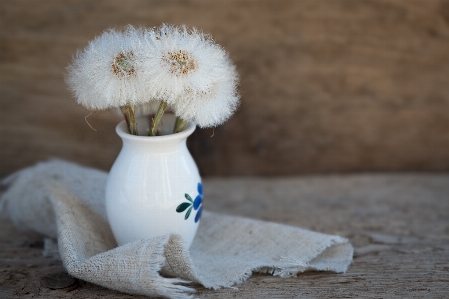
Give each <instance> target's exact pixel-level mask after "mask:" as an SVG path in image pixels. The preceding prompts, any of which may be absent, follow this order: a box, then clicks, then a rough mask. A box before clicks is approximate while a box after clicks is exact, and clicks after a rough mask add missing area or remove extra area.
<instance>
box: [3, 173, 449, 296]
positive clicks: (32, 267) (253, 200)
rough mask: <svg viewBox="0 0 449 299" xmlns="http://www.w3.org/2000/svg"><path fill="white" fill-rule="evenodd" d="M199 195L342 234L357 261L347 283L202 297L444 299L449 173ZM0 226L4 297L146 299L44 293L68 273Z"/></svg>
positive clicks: (318, 276)
mask: <svg viewBox="0 0 449 299" xmlns="http://www.w3.org/2000/svg"><path fill="white" fill-rule="evenodd" d="M204 186H205V199H206V201H205V204H206V207H207V208H208V209H209V210H212V211H216V212H221V213H227V214H237V215H241V216H247V217H253V218H258V219H263V220H268V221H276V222H281V223H286V224H290V225H297V226H301V227H304V228H308V229H311V230H315V231H320V232H325V233H332V234H339V235H342V236H345V237H347V238H349V239H350V240H351V242H352V244H353V245H354V247H355V254H354V262H353V264H352V265H351V267H350V268H349V270H348V272H347V273H345V274H333V273H324V272H320V273H318V272H309V273H306V274H301V275H299V276H298V277H296V278H287V279H281V278H278V277H272V276H270V275H261V274H255V275H253V276H252V277H251V278H250V279H248V281H246V282H244V283H243V284H241V285H239V286H238V290H237V289H236V290H234V289H221V290H218V291H213V290H208V289H205V288H202V287H201V286H199V285H196V286H195V287H196V288H197V290H198V293H197V295H198V296H199V297H200V298H445V297H446V298H447V297H449V174H359V175H350V176H316V177H285V178H276V179H273V178H257V177H245V178H243V177H239V178H230V179H222V178H209V179H205V180H204ZM0 227H1V230H0V238H1V239H0V240H1V243H0V297H1V298H50V299H51V298H89V299H91V298H145V297H144V296H133V295H127V294H122V293H119V292H115V291H110V290H108V289H105V288H102V287H99V286H96V285H93V284H90V283H85V282H82V281H75V284H73V283H72V285H71V286H69V287H66V288H62V289H56V290H52V289H50V288H48V287H46V286H44V285H46V284H47V285H48V281H49V280H48V278H50V277H51V276H52V274H55V273H60V272H63V271H64V268H63V266H62V264H61V262H59V261H57V260H53V259H51V258H45V257H43V255H42V250H43V242H42V238H41V237H39V236H27V235H25V234H24V233H22V232H19V231H17V230H16V229H15V228H14V227H13V226H12V224H11V223H10V222H8V221H5V220H2V222H1V223H0ZM46 282H47V283H46Z"/></svg>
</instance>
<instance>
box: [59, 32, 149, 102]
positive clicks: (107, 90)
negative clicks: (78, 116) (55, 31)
mask: <svg viewBox="0 0 449 299" xmlns="http://www.w3.org/2000/svg"><path fill="white" fill-rule="evenodd" d="M142 36H143V30H141V29H135V28H133V27H131V26H129V27H127V29H126V31H125V32H123V33H122V32H116V31H114V30H109V31H106V32H104V33H103V34H102V35H101V36H99V37H97V38H95V39H94V40H93V41H91V42H90V43H89V44H88V46H87V47H86V48H85V49H84V50H83V51H79V52H78V53H77V54H76V56H75V57H74V59H73V63H72V64H71V65H70V66H69V67H68V68H67V69H68V75H67V78H66V81H67V83H68V85H69V87H70V89H71V90H72V92H73V93H74V95H75V97H76V99H77V101H78V103H79V104H81V105H83V106H85V107H86V108H88V109H91V110H104V109H108V108H112V107H119V106H124V105H128V104H131V105H134V104H136V103H139V102H142V101H144V100H145V99H146V98H145V88H144V85H143V84H144V82H143V80H142V78H143V77H142V57H141V56H140V53H141V52H142V51H141V50H140V47H141V46H142V44H141V41H142Z"/></svg>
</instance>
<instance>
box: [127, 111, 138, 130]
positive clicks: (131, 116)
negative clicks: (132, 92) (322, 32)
mask: <svg viewBox="0 0 449 299" xmlns="http://www.w3.org/2000/svg"><path fill="white" fill-rule="evenodd" d="M128 108H129V123H130V128H131V134H132V135H138V133H137V123H136V116H135V115H134V106H133V105H131V104H130V105H128Z"/></svg>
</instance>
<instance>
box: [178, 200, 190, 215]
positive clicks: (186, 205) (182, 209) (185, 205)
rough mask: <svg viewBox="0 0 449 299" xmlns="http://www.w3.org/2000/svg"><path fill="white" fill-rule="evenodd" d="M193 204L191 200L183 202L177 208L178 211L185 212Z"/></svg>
mask: <svg viewBox="0 0 449 299" xmlns="http://www.w3.org/2000/svg"><path fill="white" fill-rule="evenodd" d="M191 205H192V204H191V203H190V202H183V203H182V204H180V205H179V206H178V207H177V208H176V212H178V213H181V212H184V211H185V210H186V209H187V208H188V207H190V206H191Z"/></svg>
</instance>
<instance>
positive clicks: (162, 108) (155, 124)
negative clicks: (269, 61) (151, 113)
mask: <svg viewBox="0 0 449 299" xmlns="http://www.w3.org/2000/svg"><path fill="white" fill-rule="evenodd" d="M167 105H168V103H167V102H165V101H162V102H161V104H160V105H159V108H158V109H157V112H156V116H155V117H154V119H153V121H152V123H151V129H150V131H149V132H148V136H156V133H157V128H158V127H159V122H160V121H161V118H162V115H164V111H165V109H166V108H167Z"/></svg>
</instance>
